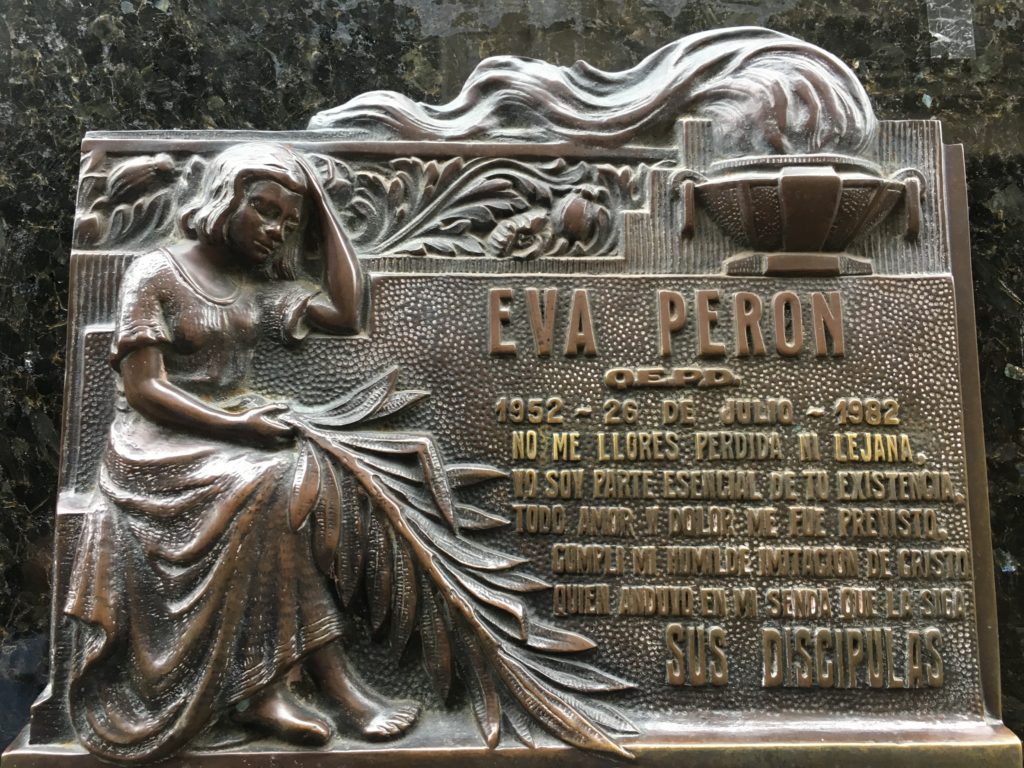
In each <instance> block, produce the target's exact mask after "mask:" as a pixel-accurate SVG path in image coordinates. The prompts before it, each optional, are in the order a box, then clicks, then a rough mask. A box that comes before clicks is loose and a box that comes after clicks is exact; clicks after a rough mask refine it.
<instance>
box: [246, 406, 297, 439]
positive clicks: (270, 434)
mask: <svg viewBox="0 0 1024 768" xmlns="http://www.w3.org/2000/svg"><path fill="white" fill-rule="evenodd" d="M287 410H288V406H287V405H284V404H283V403H270V404H268V405H261V406H260V407H259V408H250V409H249V410H247V411H243V412H242V413H240V414H238V415H237V419H238V426H239V429H240V430H241V435H242V437H243V439H244V440H245V441H246V442H250V441H251V442H254V443H256V444H257V445H260V446H263V447H266V448H272V447H274V446H278V445H281V444H282V443H286V442H289V441H290V440H291V439H292V438H293V437H294V436H295V427H292V426H289V425H287V424H283V423H281V422H280V421H278V420H277V419H275V418H274V417H275V416H279V415H281V414H282V413H285V412H287Z"/></svg>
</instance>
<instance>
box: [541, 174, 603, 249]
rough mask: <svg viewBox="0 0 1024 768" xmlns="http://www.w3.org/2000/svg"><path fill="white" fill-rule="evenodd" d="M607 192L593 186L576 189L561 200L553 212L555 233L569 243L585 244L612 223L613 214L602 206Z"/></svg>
mask: <svg viewBox="0 0 1024 768" xmlns="http://www.w3.org/2000/svg"><path fill="white" fill-rule="evenodd" d="M604 195H607V190H604V189H601V188H600V187H594V186H591V185H589V184H588V185H583V186H579V187H576V188H575V189H574V190H573V191H572V192H570V193H569V194H567V195H566V196H565V197H563V198H562V199H561V200H559V201H558V202H557V203H556V204H555V206H554V209H553V211H552V213H553V218H554V226H555V231H556V232H558V234H560V235H561V236H563V237H565V238H566V240H568V241H569V242H580V243H585V242H588V241H590V240H592V239H593V238H594V236H595V235H597V234H598V232H599V231H600V230H601V229H602V228H603V227H605V226H607V224H608V222H609V221H611V214H610V213H609V212H608V209H607V208H606V207H605V206H604V205H602V204H601V198H602V196H604Z"/></svg>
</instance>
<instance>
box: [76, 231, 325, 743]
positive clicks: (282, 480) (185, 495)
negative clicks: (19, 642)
mask: <svg viewBox="0 0 1024 768" xmlns="http://www.w3.org/2000/svg"><path fill="white" fill-rule="evenodd" d="M315 291H316V288H315V286H313V285H311V284H308V283H300V282H286V281H285V282H282V281H257V280H253V281H248V282H246V283H244V284H243V285H242V286H241V287H240V288H239V289H238V291H237V293H236V295H234V296H232V297H230V298H227V299H222V300H221V299H214V298H212V297H209V296H207V295H205V294H204V293H203V291H202V290H201V289H200V288H199V286H198V285H197V284H196V283H195V282H194V281H193V280H192V279H190V277H189V275H188V274H187V272H185V271H184V270H183V269H182V268H181V266H180V265H179V264H177V262H176V261H175V260H174V258H173V257H172V256H171V254H170V253H169V252H166V251H157V252H154V253H150V254H148V255H145V256H142V257H140V258H139V259H137V260H136V261H135V262H134V263H133V264H131V266H130V267H129V268H128V270H127V273H126V275H125V278H124V280H123V283H122V287H121V298H120V309H119V319H118V325H117V329H116V332H115V338H114V342H113V349H112V354H111V363H112V365H113V366H114V367H115V369H117V368H118V367H119V365H120V362H121V360H122V359H124V357H125V356H126V355H128V354H129V353H130V352H132V351H133V350H135V349H138V348H140V347H144V346H147V345H156V346H158V347H159V348H160V350H161V352H162V353H163V359H164V363H165V367H166V371H167V378H168V380H169V381H170V382H172V383H173V384H176V385H177V386H179V387H181V388H182V389H183V390H185V391H187V392H189V393H191V394H193V395H195V396H197V397H199V398H201V399H203V400H205V401H207V402H209V403H210V404H212V405H215V406H218V407H221V408H228V409H230V408H231V407H240V406H241V405H243V404H244V405H248V406H251V405H252V404H253V403H257V402H259V397H258V395H257V394H255V393H253V392H251V391H249V389H248V380H249V377H250V375H251V361H252V355H253V350H254V347H255V345H256V343H257V341H258V340H259V339H260V337H261V336H264V335H266V334H267V333H269V332H274V333H278V334H281V339H282V340H284V341H288V340H296V339H298V338H300V337H301V336H303V335H304V333H305V330H306V329H305V326H304V323H303V320H302V318H303V315H304V312H303V310H304V308H305V305H306V303H308V301H309V299H310V297H311V295H312V294H313V293H315ZM118 390H119V391H118V397H117V404H116V410H115V417H114V420H113V423H112V425H111V428H110V435H109V441H108V444H107V447H106V451H105V454H104V457H103V461H102V466H101V468H100V472H99V478H98V483H97V495H96V502H95V504H94V505H93V508H92V510H91V514H90V516H89V518H88V520H87V522H86V524H85V528H84V531H83V535H82V539H81V544H80V548H79V550H78V553H77V558H76V562H75V566H74V569H73V575H72V582H71V587H70V593H69V598H68V601H67V604H66V606H65V610H66V612H67V613H68V614H70V615H71V616H74V617H76V618H77V619H80V620H81V622H82V624H80V625H79V633H78V634H79V641H78V643H77V646H76V652H75V658H74V662H73V669H72V676H71V687H70V709H71V715H72V720H73V723H74V725H75V728H76V730H77V732H78V735H79V737H80V738H81V739H82V741H83V742H84V743H85V745H86V746H87V747H88V748H89V749H90V750H92V751H94V752H96V753H98V754H100V755H101V756H104V757H108V758H110V759H115V760H122V761H129V760H137V761H142V760H153V759H155V758H159V757H161V756H164V755H167V754H170V753H171V752H173V751H175V750H177V749H180V748H181V747H182V746H183V745H184V744H186V743H187V742H188V741H189V740H191V739H192V738H193V737H194V736H195V735H196V734H197V733H198V732H199V731H201V730H202V728H203V727H204V726H205V725H206V724H207V723H208V722H209V721H210V720H211V719H212V718H213V717H214V716H216V714H217V713H218V712H220V711H222V710H225V709H226V708H228V707H230V706H231V705H232V704H234V703H235V702H238V701H240V700H242V699H244V698H246V697H248V696H250V695H252V694H254V693H255V692H257V691H258V690H259V689H260V688H262V687H263V686H266V685H267V684H268V683H270V682H271V681H272V680H274V679H275V678H276V677H279V676H280V675H281V674H282V673H283V672H284V671H285V670H287V669H288V668H289V667H290V666H292V665H293V664H294V663H295V662H296V661H298V660H299V659H300V658H302V656H303V655H305V654H307V653H309V652H310V651H312V650H314V649H315V648H317V647H319V646H321V645H323V644H324V643H327V642H329V641H331V640H332V639H334V638H336V637H337V636H339V635H340V633H341V618H340V615H339V611H338V608H337V605H336V603H335V600H334V598H333V596H332V593H331V591H330V587H329V585H328V582H327V580H326V578H325V576H324V575H323V574H321V573H320V572H319V571H318V570H317V567H316V565H315V563H314V560H313V555H312V549H311V546H312V544H311V535H310V530H309V526H308V525H307V526H305V527H304V528H300V529H299V530H298V531H292V530H291V529H290V527H289V524H288V520H287V502H288V492H289V489H290V485H291V482H292V478H293V473H294V467H295V461H296V450H295V448H294V447H293V446H285V447H282V448H280V449H274V450H261V449H258V448H254V447H251V446H247V445H242V444H235V443H230V442H226V441H222V440H219V439H212V438H209V437H204V436H202V435H201V434H195V433H191V432H185V431H179V430H175V429H172V428H169V427H164V426H161V425H159V424H156V423H154V422H152V421H150V420H148V419H147V418H145V417H144V416H142V415H141V414H139V413H137V412H136V411H134V410H132V409H131V407H130V406H129V405H128V404H127V402H126V401H125V398H124V395H123V391H122V389H121V383H120V380H118Z"/></svg>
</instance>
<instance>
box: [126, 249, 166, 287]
mask: <svg viewBox="0 0 1024 768" xmlns="http://www.w3.org/2000/svg"><path fill="white" fill-rule="evenodd" d="M170 259H171V256H170V254H169V253H168V252H167V250H166V249H165V248H158V249H157V250H154V251H149V252H147V253H143V254H142V255H140V256H136V257H135V258H134V259H132V262H131V264H129V265H128V268H127V269H126V270H125V273H124V277H123V278H122V286H124V287H125V288H127V287H131V286H139V285H142V284H144V283H152V282H154V281H159V282H175V277H176V275H175V269H174V267H173V266H172V264H171V260H170Z"/></svg>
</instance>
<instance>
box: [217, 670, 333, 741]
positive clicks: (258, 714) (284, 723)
mask: <svg viewBox="0 0 1024 768" xmlns="http://www.w3.org/2000/svg"><path fill="white" fill-rule="evenodd" d="M247 704H248V706H245V707H244V708H243V707H239V708H238V710H236V712H235V720H237V721H238V722H240V723H243V724H244V725H249V726H253V727H256V728H258V729H259V730H261V731H265V732H266V733H269V734H271V735H272V736H277V737H278V738H280V739H283V740H284V741H287V742H289V743H290V744H306V745H309V746H316V747H322V746H323V745H324V744H326V743H327V742H328V741H329V740H330V738H331V725H330V723H328V722H327V721H326V720H324V719H323V718H322V717H320V716H319V715H318V714H317V713H316V712H314V711H313V710H312V709H310V708H309V707H307V706H305V705H304V704H302V703H300V702H299V700H298V699H297V698H295V695H294V694H293V693H292V692H291V691H290V690H289V689H288V684H287V683H286V682H285V681H280V682H277V683H274V684H273V685H271V686H269V687H268V688H267V689H265V690H264V691H261V692H260V693H258V694H256V695H255V696H253V697H252V698H250V699H248V701H247Z"/></svg>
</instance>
